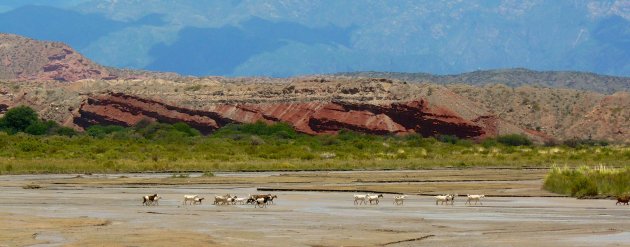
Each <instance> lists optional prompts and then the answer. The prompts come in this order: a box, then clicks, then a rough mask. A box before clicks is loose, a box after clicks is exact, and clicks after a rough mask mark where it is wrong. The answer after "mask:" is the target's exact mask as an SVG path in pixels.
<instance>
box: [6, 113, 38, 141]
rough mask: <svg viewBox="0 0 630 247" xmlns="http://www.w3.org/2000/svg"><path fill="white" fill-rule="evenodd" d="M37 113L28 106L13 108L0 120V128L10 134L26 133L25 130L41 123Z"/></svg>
mask: <svg viewBox="0 0 630 247" xmlns="http://www.w3.org/2000/svg"><path fill="white" fill-rule="evenodd" d="M39 122H40V121H39V119H38V116H37V112H35V110H33V109H32V108H30V107H28V106H18V107H14V108H11V109H9V110H8V111H7V113H5V114H4V117H2V119H0V128H2V129H3V130H5V131H7V132H9V133H13V134H14V133H17V132H25V130H26V129H27V128H28V127H29V126H31V125H33V124H36V123H39Z"/></svg>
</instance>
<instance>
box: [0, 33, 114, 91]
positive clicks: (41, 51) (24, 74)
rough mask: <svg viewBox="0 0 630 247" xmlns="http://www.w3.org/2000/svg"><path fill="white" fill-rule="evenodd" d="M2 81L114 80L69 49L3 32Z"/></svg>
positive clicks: (0, 51)
mask: <svg viewBox="0 0 630 247" xmlns="http://www.w3.org/2000/svg"><path fill="white" fill-rule="evenodd" d="M0 64H1V65H2V66H0V79H2V80H57V81H76V80H81V79H114V78H116V76H113V75H111V73H110V71H109V70H108V69H106V68H105V67H103V66H101V65H98V64H96V63H94V62H92V61H90V60H89V59H87V58H85V57H83V56H82V55H81V54H79V53H77V52H76V51H75V50H74V49H72V48H70V47H69V46H67V45H65V44H62V43H56V42H42V41H36V40H32V39H28V38H25V37H21V36H17V35H12V34H3V33H0Z"/></svg>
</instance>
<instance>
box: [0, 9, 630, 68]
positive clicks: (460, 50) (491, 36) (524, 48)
mask: <svg viewBox="0 0 630 247" xmlns="http://www.w3.org/2000/svg"><path fill="white" fill-rule="evenodd" d="M0 32H8V33H15V34H18V35H23V36H27V37H31V38H35V39H43V40H53V41H61V42H65V43H67V44H69V45H71V46H72V47H74V48H76V49H77V50H78V51H80V52H82V53H83V54H85V55H86V56H87V57H89V58H90V59H92V60H94V61H95V62H98V63H100V64H103V65H107V66H114V67H124V68H136V69H151V70H160V71H172V72H178V73H181V74H185V75H226V76H249V75H257V76H278V77H281V76H291V75H299V74H320V73H336V72H347V71H396V72H426V73H433V74H454V73H462V72H469V71H474V70H480V69H481V70H485V69H495V68H515V67H524V68H528V69H535V70H572V71H587V72H595V73H601V74H607V75H620V76H630V1H627V0H603V1H588V0H566V1H555V0H548V1H544V0H523V1H514V0H494V1H433V0H427V1H420V0H407V1H405V0H400V1H375V0H365V1H338V0H322V1H316V0H276V1H271V0H231V1H229V0H227V1H209V0H196V1H169V0H57V1H43V0H20V1H18V0H0Z"/></svg>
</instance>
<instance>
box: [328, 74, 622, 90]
mask: <svg viewBox="0 0 630 247" xmlns="http://www.w3.org/2000/svg"><path fill="white" fill-rule="evenodd" d="M334 75H337V76H348V77H365V78H387V79H396V80H403V81H409V82H430V83H437V84H455V83H462V84H469V85H473V86H483V85H491V84H504V85H506V86H510V87H521V86H542V87H551V88H571V89H578V90H586V91H593V92H600V93H605V94H611V93H615V92H619V91H628V92H630V77H620V76H608V75H599V74H595V73H589V72H579V71H535V70H529V69H524V68H514V69H495V70H479V71H474V72H469V73H462V74H454V75H433V74H429V73H403V72H376V71H365V72H345V73H336V74H334Z"/></svg>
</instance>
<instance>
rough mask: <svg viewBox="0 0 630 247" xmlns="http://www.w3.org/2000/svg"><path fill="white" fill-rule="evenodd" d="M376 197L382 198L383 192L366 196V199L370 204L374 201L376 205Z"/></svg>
mask: <svg viewBox="0 0 630 247" xmlns="http://www.w3.org/2000/svg"><path fill="white" fill-rule="evenodd" d="M378 198H383V194H378V195H368V196H367V199H368V201H370V205H371V204H372V202H373V201H376V205H378Z"/></svg>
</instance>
